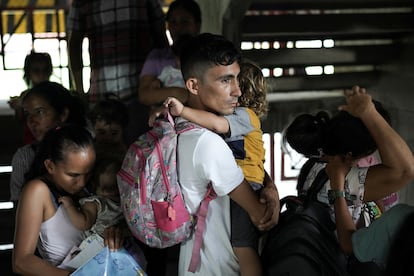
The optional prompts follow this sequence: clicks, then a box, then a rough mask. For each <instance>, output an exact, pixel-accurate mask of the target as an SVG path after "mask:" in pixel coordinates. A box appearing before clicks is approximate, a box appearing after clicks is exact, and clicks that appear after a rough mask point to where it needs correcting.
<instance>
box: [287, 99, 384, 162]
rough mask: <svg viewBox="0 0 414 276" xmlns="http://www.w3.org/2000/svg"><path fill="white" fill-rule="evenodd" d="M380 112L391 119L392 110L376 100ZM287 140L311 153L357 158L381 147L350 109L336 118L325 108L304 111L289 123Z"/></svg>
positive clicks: (299, 150) (298, 150)
mask: <svg viewBox="0 0 414 276" xmlns="http://www.w3.org/2000/svg"><path fill="white" fill-rule="evenodd" d="M373 103H374V105H375V107H376V109H377V111H378V112H379V113H380V114H381V115H382V117H383V118H384V119H385V120H386V121H387V122H388V123H390V122H391V118H390V115H389V113H388V111H387V110H386V109H385V108H384V107H383V106H382V105H381V103H380V102H378V101H376V100H373ZM283 136H284V137H283V139H284V141H286V142H288V143H289V145H290V146H291V147H292V148H293V149H294V150H296V151H297V152H299V153H301V154H303V155H305V156H307V157H311V156H318V155H320V153H321V152H322V153H323V154H327V155H345V154H347V153H352V157H353V158H361V157H365V156H368V155H369V154H371V153H373V152H374V151H375V150H376V149H377V145H376V143H375V140H374V139H373V137H372V136H371V134H370V132H369V131H368V129H367V127H366V126H365V125H364V123H363V122H362V121H361V119H359V118H357V117H354V116H352V115H351V114H349V113H348V112H346V111H339V112H337V113H336V114H335V115H333V116H332V117H330V116H329V114H328V113H327V112H325V111H319V112H318V113H317V114H316V115H312V114H300V115H298V116H297V117H296V118H295V119H294V120H293V122H292V123H290V124H289V126H288V127H287V129H286V130H285V131H284V135H283Z"/></svg>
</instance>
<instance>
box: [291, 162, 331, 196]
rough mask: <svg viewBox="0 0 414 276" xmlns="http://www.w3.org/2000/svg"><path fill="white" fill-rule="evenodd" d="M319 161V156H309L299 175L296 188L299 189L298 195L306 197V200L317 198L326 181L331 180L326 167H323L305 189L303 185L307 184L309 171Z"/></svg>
mask: <svg viewBox="0 0 414 276" xmlns="http://www.w3.org/2000/svg"><path fill="white" fill-rule="evenodd" d="M318 161H319V159H318V158H309V159H308V160H307V161H306V162H305V164H303V166H302V168H301V170H300V172H299V176H298V183H297V185H296V190H297V191H298V196H299V197H300V198H302V199H304V201H305V202H308V201H310V200H317V195H318V193H319V191H320V190H321V189H322V187H323V186H324V185H325V183H326V181H328V180H329V177H328V175H327V174H326V171H325V169H322V170H320V171H319V172H318V174H317V175H316V177H315V179H314V180H313V182H312V184H311V186H310V187H309V189H308V190H307V191H304V190H303V186H304V184H305V180H306V178H307V176H308V175H309V172H310V171H311V169H312V168H313V166H314V165H315V163H317V162H318Z"/></svg>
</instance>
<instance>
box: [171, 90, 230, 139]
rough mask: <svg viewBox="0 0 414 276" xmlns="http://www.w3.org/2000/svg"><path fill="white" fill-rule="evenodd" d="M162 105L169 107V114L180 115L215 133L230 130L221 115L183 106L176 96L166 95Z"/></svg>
mask: <svg viewBox="0 0 414 276" xmlns="http://www.w3.org/2000/svg"><path fill="white" fill-rule="evenodd" d="M164 106H165V107H168V108H169V110H170V113H171V115H173V116H181V117H183V118H184V119H186V120H189V121H190V122H193V123H196V124H198V125H200V126H202V127H205V128H208V129H210V130H211V131H214V132H216V133H220V134H227V133H228V132H229V130H230V126H229V122H228V121H227V119H226V118H224V117H223V116H218V115H216V114H214V113H211V112H208V111H204V110H199V109H194V108H191V107H187V106H184V105H183V104H182V103H181V102H180V101H179V100H178V99H176V98H173V97H168V98H167V99H166V100H165V101H164Z"/></svg>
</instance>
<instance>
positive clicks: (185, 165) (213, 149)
mask: <svg viewBox="0 0 414 276" xmlns="http://www.w3.org/2000/svg"><path fill="white" fill-rule="evenodd" d="M177 162H178V172H179V180H180V183H181V187H182V193H183V196H184V200H185V203H186V207H187V208H188V210H189V211H190V212H191V213H192V214H195V213H196V211H197V209H198V206H199V205H200V202H201V201H202V199H203V198H204V196H205V194H206V192H207V186H208V184H209V183H210V181H211V183H212V185H213V189H214V190H215V192H216V193H217V198H216V199H214V200H212V201H211V202H210V204H209V206H208V214H207V219H206V227H205V229H204V235H203V246H202V248H201V253H200V255H201V262H200V263H201V264H200V269H199V270H198V271H197V272H196V273H195V274H194V273H191V272H188V266H189V263H190V260H191V255H192V250H193V242H194V235H193V237H192V238H191V239H190V240H188V241H186V242H184V243H182V244H181V249H180V259H179V269H178V275H206V276H207V275H208V276H212V275H226V276H227V275H239V274H240V272H239V265H238V262H237V260H236V257H235V255H234V253H233V250H232V247H231V243H230V233H231V231H230V230H231V229H230V201H229V197H228V196H227V194H228V193H230V192H231V191H232V190H233V189H234V188H236V187H237V186H238V185H239V184H240V183H241V182H242V181H243V179H244V175H243V172H242V170H241V169H240V167H238V166H237V164H236V161H235V159H234V157H233V154H232V152H231V150H230V148H229V147H228V146H227V144H226V143H225V142H224V140H223V139H222V138H221V137H220V136H218V135H217V134H215V133H213V132H211V131H209V130H206V129H194V130H190V131H187V132H184V133H182V134H180V136H179V138H178V159H177Z"/></svg>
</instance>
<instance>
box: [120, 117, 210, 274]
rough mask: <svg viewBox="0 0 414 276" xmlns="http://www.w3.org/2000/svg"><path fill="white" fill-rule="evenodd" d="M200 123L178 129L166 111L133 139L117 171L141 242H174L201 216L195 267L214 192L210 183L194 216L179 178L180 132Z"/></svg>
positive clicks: (130, 219)
mask: <svg viewBox="0 0 414 276" xmlns="http://www.w3.org/2000/svg"><path fill="white" fill-rule="evenodd" d="M196 127H199V126H198V125H196V124H193V123H190V122H185V123H182V124H180V125H179V126H177V129H176V126H175V123H174V121H173V119H172V117H171V115H170V114H169V113H168V112H167V113H166V114H165V115H164V118H160V119H157V120H156V121H155V123H154V126H153V128H152V129H151V130H149V131H148V132H146V133H144V134H143V135H141V136H140V137H138V139H137V140H136V141H135V142H134V143H132V144H131V145H130V147H129V149H128V151H127V153H126V155H125V157H124V161H123V164H122V167H121V170H120V171H119V172H118V175H117V182H118V188H119V192H120V198H121V208H122V211H123V213H124V216H125V218H126V222H127V224H128V226H129V229H130V230H131V232H132V234H133V235H134V236H135V237H136V238H137V239H139V240H140V241H141V242H143V243H145V244H147V245H148V246H150V247H156V248H166V247H170V246H173V245H175V244H178V243H181V242H183V241H185V240H187V239H188V238H190V236H191V235H192V234H193V232H194V228H195V223H196V222H197V225H198V226H197V233H195V235H196V240H195V243H194V244H195V245H194V248H193V257H194V259H195V260H192V264H193V265H192V266H193V269H194V267H195V266H197V264H198V260H199V249H200V248H201V243H202V232H203V228H204V224H205V223H204V219H205V216H206V214H207V207H208V203H209V201H210V200H212V199H213V198H214V197H215V194H214V191H213V190H212V189H209V192H208V193H207V195H206V197H205V199H204V200H203V201H202V203H201V206H200V208H199V210H198V212H197V214H196V215H195V217H193V216H192V215H191V214H190V213H189V212H188V210H187V209H186V207H185V204H184V200H183V196H182V194H181V188H180V184H179V183H178V174H177V163H176V162H177V159H176V158H177V142H178V135H179V134H180V133H182V132H185V131H188V130H190V129H194V128H196ZM198 232H200V233H198Z"/></svg>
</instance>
